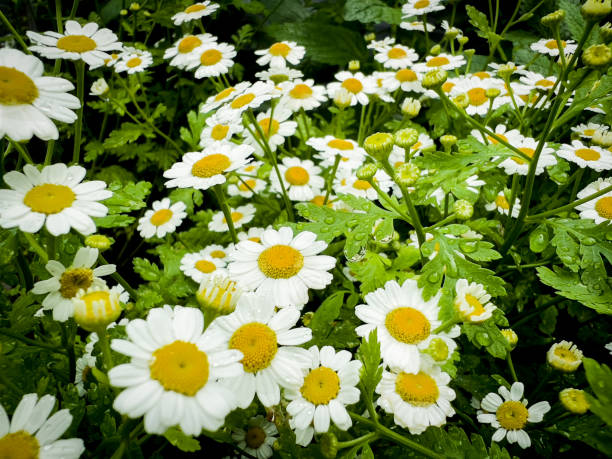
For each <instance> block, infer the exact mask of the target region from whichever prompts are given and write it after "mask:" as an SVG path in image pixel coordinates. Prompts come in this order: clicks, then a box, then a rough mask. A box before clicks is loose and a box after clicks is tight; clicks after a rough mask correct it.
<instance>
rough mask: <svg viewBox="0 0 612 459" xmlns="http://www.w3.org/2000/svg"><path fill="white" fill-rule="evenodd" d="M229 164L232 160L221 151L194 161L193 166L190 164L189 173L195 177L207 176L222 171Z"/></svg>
mask: <svg viewBox="0 0 612 459" xmlns="http://www.w3.org/2000/svg"><path fill="white" fill-rule="evenodd" d="M231 165H232V162H231V160H230V159H229V158H228V157H227V156H225V155H223V154H221V153H214V154H212V155H208V156H204V157H203V158H202V159H200V160H199V161H197V162H195V163H194V164H193V166H191V174H192V175H194V176H196V177H201V178H209V177H212V176H214V175H218V174H221V173H223V171H225V169H227V168H228V167H230V166H231Z"/></svg>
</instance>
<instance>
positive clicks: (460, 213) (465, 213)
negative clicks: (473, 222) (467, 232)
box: [453, 199, 474, 220]
mask: <svg viewBox="0 0 612 459" xmlns="http://www.w3.org/2000/svg"><path fill="white" fill-rule="evenodd" d="M453 210H454V211H455V214H457V218H459V219H461V220H468V219H470V218H472V215H474V206H473V205H472V203H470V202H469V201H466V200H465V199H459V200H458V201H455V204H453Z"/></svg>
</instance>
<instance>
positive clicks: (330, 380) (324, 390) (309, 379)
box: [300, 367, 340, 405]
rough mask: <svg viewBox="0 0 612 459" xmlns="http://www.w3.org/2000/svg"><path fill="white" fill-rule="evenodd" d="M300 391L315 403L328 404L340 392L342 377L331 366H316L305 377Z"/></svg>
mask: <svg viewBox="0 0 612 459" xmlns="http://www.w3.org/2000/svg"><path fill="white" fill-rule="evenodd" d="M300 392H301V393H302V396H303V397H304V398H305V399H306V400H308V401H309V402H310V403H312V404H313V405H327V404H328V403H329V402H330V400H333V399H335V398H336V397H337V396H338V393H339V392H340V378H339V377H338V374H337V373H336V372H335V371H334V370H332V369H331V368H327V367H319V368H315V369H314V370H311V371H310V373H308V376H306V377H305V378H304V384H303V385H302V387H301V389H300Z"/></svg>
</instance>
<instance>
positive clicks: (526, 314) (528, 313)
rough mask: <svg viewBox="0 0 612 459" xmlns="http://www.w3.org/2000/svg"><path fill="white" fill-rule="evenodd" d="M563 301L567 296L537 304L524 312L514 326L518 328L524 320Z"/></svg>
mask: <svg viewBox="0 0 612 459" xmlns="http://www.w3.org/2000/svg"><path fill="white" fill-rule="evenodd" d="M562 301H565V298H563V297H557V298H555V299H554V300H551V301H549V302H547V303H544V304H541V305H540V306H537V307H536V308H534V309H532V310H529V311H526V312H524V313H523V314H522V315H521V316H519V317H520V319H519V320H517V321H516V322H514V323H513V324H512V328H518V327H519V326H520V325H522V324H523V323H524V322H527V321H528V320H529V319H531V318H532V317H533V316H536V315H539V314H541V313H542V312H543V311H544V310H546V309H548V308H550V307H551V306H554V305H555V304H557V303H561V302H562Z"/></svg>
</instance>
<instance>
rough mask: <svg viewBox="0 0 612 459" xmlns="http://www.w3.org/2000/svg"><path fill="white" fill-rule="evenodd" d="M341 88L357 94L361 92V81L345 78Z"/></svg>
mask: <svg viewBox="0 0 612 459" xmlns="http://www.w3.org/2000/svg"><path fill="white" fill-rule="evenodd" d="M342 87H343V88H344V89H346V90H347V91H348V92H352V93H353V94H357V93H359V92H361V91H362V89H363V84H361V81H359V80H358V79H357V78H347V79H346V80H344V81H343V82H342Z"/></svg>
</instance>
